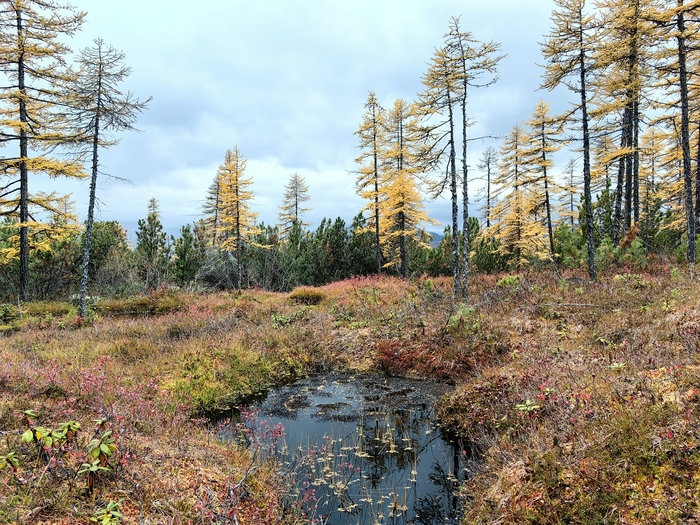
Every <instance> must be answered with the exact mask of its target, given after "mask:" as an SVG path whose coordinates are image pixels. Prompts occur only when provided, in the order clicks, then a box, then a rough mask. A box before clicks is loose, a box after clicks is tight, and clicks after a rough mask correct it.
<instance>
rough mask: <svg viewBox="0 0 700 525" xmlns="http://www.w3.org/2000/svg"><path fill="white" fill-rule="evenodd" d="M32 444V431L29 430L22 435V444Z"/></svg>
mask: <svg viewBox="0 0 700 525" xmlns="http://www.w3.org/2000/svg"><path fill="white" fill-rule="evenodd" d="M33 442H34V431H33V430H32V429H31V428H30V429H29V430H27V431H26V432H25V433H24V434H22V443H33Z"/></svg>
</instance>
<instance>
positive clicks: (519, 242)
mask: <svg viewBox="0 0 700 525" xmlns="http://www.w3.org/2000/svg"><path fill="white" fill-rule="evenodd" d="M529 140H530V139H529V137H528V136H527V133H525V131H524V130H523V128H522V126H521V125H520V124H516V125H515V126H513V128H512V129H511V131H510V132H509V133H508V135H507V136H506V138H505V140H504V141H503V146H502V147H501V161H500V163H499V171H498V174H497V176H496V178H495V179H494V181H493V183H494V195H495V198H496V199H497V200H498V202H497V203H496V204H495V205H494V206H493V209H492V213H491V231H489V232H488V234H489V235H490V236H492V237H493V238H495V239H496V240H498V241H499V243H500V246H499V250H500V251H501V252H502V253H504V254H506V255H511V256H513V257H514V259H515V261H516V264H518V265H520V263H521V262H522V260H523V257H524V256H525V255H526V254H527V252H528V250H529V243H530V240H531V236H532V235H533V234H534V232H533V229H532V228H530V227H529V226H528V222H529V217H528V216H529V214H530V212H531V211H532V207H531V205H530V203H529V196H528V195H527V194H526V192H527V185H528V183H529V179H528V173H527V167H526V158H525V152H526V151H527V148H528V145H529ZM542 232H544V230H542Z"/></svg>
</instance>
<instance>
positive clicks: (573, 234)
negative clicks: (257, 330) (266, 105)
mask: <svg viewBox="0 0 700 525" xmlns="http://www.w3.org/2000/svg"><path fill="white" fill-rule="evenodd" d="M554 3H555V9H554V11H553V12H552V16H551V20H552V26H551V30H550V33H549V34H548V35H544V36H543V40H542V43H541V49H542V62H543V65H544V67H543V76H542V85H541V86H540V87H542V88H544V89H545V90H550V91H551V90H554V89H560V88H562V87H563V88H566V89H568V90H569V91H570V94H571V102H572V104H571V106H570V109H569V111H567V112H566V113H564V114H561V115H554V114H552V113H551V111H550V107H549V105H548V103H547V102H545V101H540V102H539V103H538V104H537V106H536V107H535V108H533V113H532V116H531V117H530V118H529V119H528V120H527V121H525V122H519V123H515V124H514V126H513V128H512V129H511V131H510V132H509V133H508V134H507V136H506V137H505V138H504V139H503V140H502V141H501V144H500V147H498V148H497V147H488V148H487V149H486V150H484V151H483V152H482V153H481V156H480V159H479V162H478V164H477V165H476V168H474V167H472V168H470V162H469V161H468V145H469V144H470V142H471V141H473V140H481V139H483V137H473V136H471V135H470V128H471V126H472V125H473V124H474V120H473V118H472V116H471V114H472V113H471V111H472V110H471V108H470V106H469V103H468V102H469V96H470V94H471V93H472V92H473V91H474V90H477V89H488V88H489V86H491V85H493V84H494V83H495V82H497V81H498V65H499V62H500V60H501V59H502V58H503V56H504V55H503V54H502V52H501V46H500V44H498V43H497V42H479V41H477V40H476V39H475V38H474V37H473V35H472V34H471V33H470V32H468V31H465V30H464V29H463V28H462V27H461V22H460V19H459V18H458V17H455V18H453V19H452V20H450V21H449V24H448V28H447V32H446V33H445V36H444V40H443V41H442V42H441V43H440V44H439V45H438V46H437V47H436V49H435V53H434V55H433V57H432V59H431V61H430V63H429V64H428V66H427V69H426V71H425V73H424V75H423V77H422V81H423V86H424V89H423V91H422V92H421V93H419V94H418V95H417V97H416V100H415V101H411V102H408V101H405V100H396V101H393V102H392V103H391V104H388V105H386V107H385V106H383V105H382V104H381V103H380V101H379V98H378V97H377V95H376V94H375V93H374V92H370V93H369V95H368V97H367V102H366V104H365V112H364V114H363V116H362V121H361V122H360V123H359V126H358V129H357V132H356V140H357V142H358V145H359V152H360V153H359V156H358V158H357V159H356V166H357V171H356V190H357V193H358V194H359V195H360V196H361V197H362V198H363V199H365V201H366V206H365V207H364V208H363V209H362V210H358V214H357V216H355V217H354V218H352V219H351V220H348V218H346V219H343V218H337V219H335V220H333V219H324V220H323V221H322V222H321V224H320V225H319V226H318V227H317V228H316V229H315V230H312V229H309V225H308V224H307V223H305V222H304V215H305V213H306V212H308V211H309V209H310V208H309V207H308V206H309V205H310V204H309V195H308V185H307V183H306V181H305V180H304V178H303V177H301V176H299V175H298V174H296V173H294V174H291V175H290V177H289V180H288V182H287V184H286V185H285V188H284V195H283V199H282V202H281V203H280V206H279V220H278V222H277V224H275V225H266V224H263V223H260V222H258V221H257V214H256V213H254V212H253V211H252V208H251V203H252V200H253V198H254V192H253V182H254V181H253V180H252V179H251V178H247V177H246V174H245V170H246V159H245V157H244V155H243V153H242V151H241V150H240V149H239V148H238V146H235V147H233V149H231V150H229V151H227V152H226V153H225V156H224V160H223V163H222V164H221V166H220V168H219V170H218V172H217V173H216V174H212V175H213V181H212V182H211V185H210V186H209V190H208V192H207V197H206V201H205V202H204V204H203V208H202V218H201V220H198V221H196V222H194V223H193V224H189V225H185V226H183V227H182V228H181V230H180V233H179V235H178V236H177V237H174V236H168V235H166V234H165V233H164V232H163V228H162V224H161V222H160V210H159V204H158V201H157V199H156V198H153V199H152V200H151V201H150V203H149V205H148V209H147V210H144V213H145V217H144V218H143V219H142V220H140V221H139V223H138V230H137V232H136V243H135V245H133V246H132V245H131V244H130V243H129V242H128V241H127V237H126V233H125V231H124V229H123V228H122V226H121V225H120V224H119V223H118V222H114V221H111V222H100V221H96V220H95V219H94V203H95V199H96V196H95V192H96V181H97V178H98V175H99V173H100V171H99V164H98V158H99V155H98V151H99V150H100V149H102V148H106V147H111V146H115V145H116V141H115V139H114V135H115V134H116V133H117V132H122V131H128V130H130V129H132V128H133V125H134V124H135V122H136V120H137V117H138V115H139V114H140V113H141V112H143V111H145V110H147V107H148V103H149V101H150V99H147V100H139V99H137V98H135V97H134V96H133V95H132V94H131V93H124V92H123V91H122V90H121V88H120V86H121V83H122V82H123V81H124V79H125V78H126V77H127V76H128V74H129V72H130V71H129V68H128V67H127V66H126V65H125V57H124V55H123V54H122V53H121V52H119V51H118V50H116V49H114V48H112V47H110V46H108V45H107V44H105V43H104V42H102V41H101V40H96V41H95V45H94V46H93V47H91V48H87V49H84V50H82V51H81V52H80V53H79V54H77V55H75V56H72V55H69V53H68V51H67V48H66V47H65V45H64V44H63V41H64V39H66V38H68V37H69V36H70V35H71V34H72V33H73V32H75V31H77V30H79V29H80V26H81V25H82V24H83V22H84V20H85V16H86V13H83V12H79V11H77V10H75V9H74V8H72V7H70V6H59V5H57V4H53V3H45V2H38V1H28V2H6V3H5V4H4V7H3V9H2V10H1V11H0V35H2V37H3V38H2V39H1V40H0V49H2V53H0V69H1V74H2V75H3V78H4V82H3V83H2V86H0V135H1V137H2V142H3V145H4V146H5V148H3V150H2V153H3V155H4V156H3V157H2V158H1V159H0V162H2V167H3V169H2V172H0V216H2V222H1V223H0V298H2V299H3V300H4V301H15V300H17V299H18V298H20V299H51V298H65V297H66V296H76V297H80V298H81V303H82V305H83V308H82V312H84V307H85V302H86V300H87V298H88V297H97V296H99V297H103V296H110V297H112V296H125V295H131V294H137V293H146V292H148V291H149V290H154V289H157V288H159V287H163V286H179V287H184V288H191V289H194V290H214V289H238V290H240V289H242V288H247V287H260V288H264V289H268V290H274V291H287V290H291V289H293V288H294V287H297V286H300V285H311V286H318V285H323V284H326V283H329V282H332V281H336V280H341V279H345V278H348V277H351V276H364V275H372V274H382V273H387V274H391V275H399V276H404V277H411V276H422V275H426V276H441V275H450V276H453V278H454V293H455V296H456V297H460V298H462V299H466V298H467V297H468V275H469V274H470V273H473V272H501V271H506V270H507V271H519V270H523V269H536V270H539V269H543V268H551V269H552V270H553V271H554V272H555V274H557V275H559V276H561V275H563V272H564V271H565V270H568V269H570V270H574V271H576V270H579V271H580V272H585V274H586V275H587V276H588V278H589V279H591V280H595V279H596V276H597V272H598V271H600V270H605V269H606V268H609V267H611V266H628V267H634V268H638V269H644V268H647V267H648V266H649V265H650V264H653V263H654V262H655V261H659V260H662V261H672V262H677V263H684V262H688V263H690V264H694V263H695V260H696V252H695V245H696V242H697V239H696V230H697V228H698V225H700V103H699V102H698V101H700V96H699V95H700V82H698V79H699V78H700V69H699V68H700V36H699V31H698V30H699V29H700V16H698V15H700V5H698V4H697V3H695V2H692V3H688V4H684V3H683V2H682V1H678V2H676V1H674V2H671V1H665V0H610V1H607V2H598V3H595V5H593V4H591V5H589V6H587V5H586V4H585V2H584V1H583V0H555V2H554ZM49 28H50V31H49V30H48V29H49ZM17 35H20V38H17ZM563 148H567V149H569V150H570V151H571V152H572V159H575V160H570V161H569V163H568V164H567V165H566V166H565V167H563V168H562V167H559V168H558V169H557V172H558V173H563V174H564V176H563V177H562V176H561V175H559V176H557V177H555V176H554V164H553V160H552V158H553V156H554V155H555V153H556V152H558V151H560V150H562V149H563ZM35 174H45V175H49V176H51V177H69V178H90V180H91V184H90V204H89V209H88V210H87V220H86V221H85V223H84V224H83V223H79V221H78V220H77V214H76V212H75V209H74V205H73V204H72V203H71V202H70V201H69V200H68V198H67V197H65V196H60V195H55V194H50V195H48V194H45V193H41V192H33V191H30V186H31V184H30V181H32V180H33V175H35ZM475 179H479V180H480V181H482V182H480V183H479V193H480V197H481V198H482V199H483V201H484V203H485V205H484V206H483V207H482V208H481V212H482V213H481V214H480V216H474V215H473V214H472V215H470V208H469V206H470V197H473V195H472V194H473V193H474V192H473V190H470V188H469V184H470V182H473V181H474V180H475ZM470 191H471V193H470ZM447 194H449V196H450V202H451V210H452V218H451V222H450V224H449V225H448V226H447V227H446V228H445V231H444V236H443V237H442V238H441V239H440V241H439V243H432V244H431V236H430V235H429V234H428V233H427V232H426V230H427V229H429V228H431V225H433V227H434V225H435V224H436V223H435V221H433V220H432V219H431V218H430V217H429V216H428V215H427V213H426V212H425V210H424V202H425V199H427V198H437V197H438V196H441V195H447ZM156 197H157V196H156ZM338 197H339V198H342V196H338Z"/></svg>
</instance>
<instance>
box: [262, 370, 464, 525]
mask: <svg viewBox="0 0 700 525" xmlns="http://www.w3.org/2000/svg"><path fill="white" fill-rule="evenodd" d="M448 389H449V387H448V386H446V385H442V384H436V383H429V382H422V381H411V380H404V379H395V378H386V377H380V376H376V377H375V376H323V377H319V376H317V377H312V378H307V379H305V380H303V381H300V382H299V383H296V384H294V385H291V386H287V387H284V388H280V389H277V390H274V391H271V392H270V393H269V394H268V396H267V397H266V398H265V399H264V400H262V401H261V402H260V403H259V407H260V410H261V412H260V414H261V417H265V418H268V419H269V420H270V422H272V423H277V422H280V423H282V425H284V427H285V429H286V432H285V438H284V440H283V441H281V442H280V443H278V445H277V448H276V450H275V453H276V454H277V455H278V459H279V460H280V461H281V462H282V464H283V465H284V466H285V467H286V469H287V470H288V471H289V472H290V473H292V474H293V477H294V479H295V488H294V491H293V494H292V495H291V499H293V500H294V501H295V502H296V503H295V504H296V505H299V506H300V508H301V510H302V511H303V512H304V515H305V517H306V520H307V522H308V523H313V524H320V523H323V524H329V525H345V524H358V525H377V524H381V525H383V524H392V525H403V524H406V525H408V524H423V525H432V524H438V523H439V524H457V523H459V517H460V516H459V505H458V503H459V502H458V496H457V489H458V486H459V482H460V481H461V480H463V479H464V476H465V473H466V459H467V458H466V455H465V454H464V453H463V452H462V451H461V450H460V448H459V447H458V446H455V445H454V444H451V443H448V442H447V441H446V440H445V439H444V438H443V435H442V433H441V431H440V429H439V428H438V427H437V425H436V424H435V422H434V420H433V416H434V413H433V404H434V402H435V401H436V400H437V399H438V398H439V397H440V395H442V394H443V393H445V392H446V391H447V390H448Z"/></svg>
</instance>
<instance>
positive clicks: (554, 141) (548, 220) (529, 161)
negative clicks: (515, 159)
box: [523, 100, 563, 261]
mask: <svg viewBox="0 0 700 525" xmlns="http://www.w3.org/2000/svg"><path fill="white" fill-rule="evenodd" d="M527 126H528V128H529V132H528V135H529V139H530V140H529V144H527V145H526V146H525V151H524V153H523V155H524V162H525V164H526V165H527V170H528V173H527V176H528V179H529V184H528V189H529V190H530V193H531V195H530V198H529V199H528V202H529V205H530V206H531V208H532V209H531V213H532V214H534V215H536V216H538V215H542V214H544V223H545V227H546V229H547V237H548V241H549V242H548V246H549V256H550V258H551V260H552V261H554V260H555V259H554V231H553V219H552V216H553V213H552V212H553V210H552V208H553V201H555V202H556V201H557V200H558V198H557V197H558V195H557V194H558V191H557V187H556V186H555V185H554V183H553V180H552V177H553V173H552V169H553V166H554V164H553V162H552V155H553V154H555V153H556V152H557V151H559V150H560V149H561V148H562V146H563V144H562V142H561V140H560V139H559V137H560V136H561V134H562V133H563V123H562V121H561V119H557V118H554V117H552V115H550V113H549V104H547V103H546V102H545V101H543V100H540V101H539V102H538V103H537V106H535V111H534V113H533V115H532V117H531V118H530V120H528V121H527Z"/></svg>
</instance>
